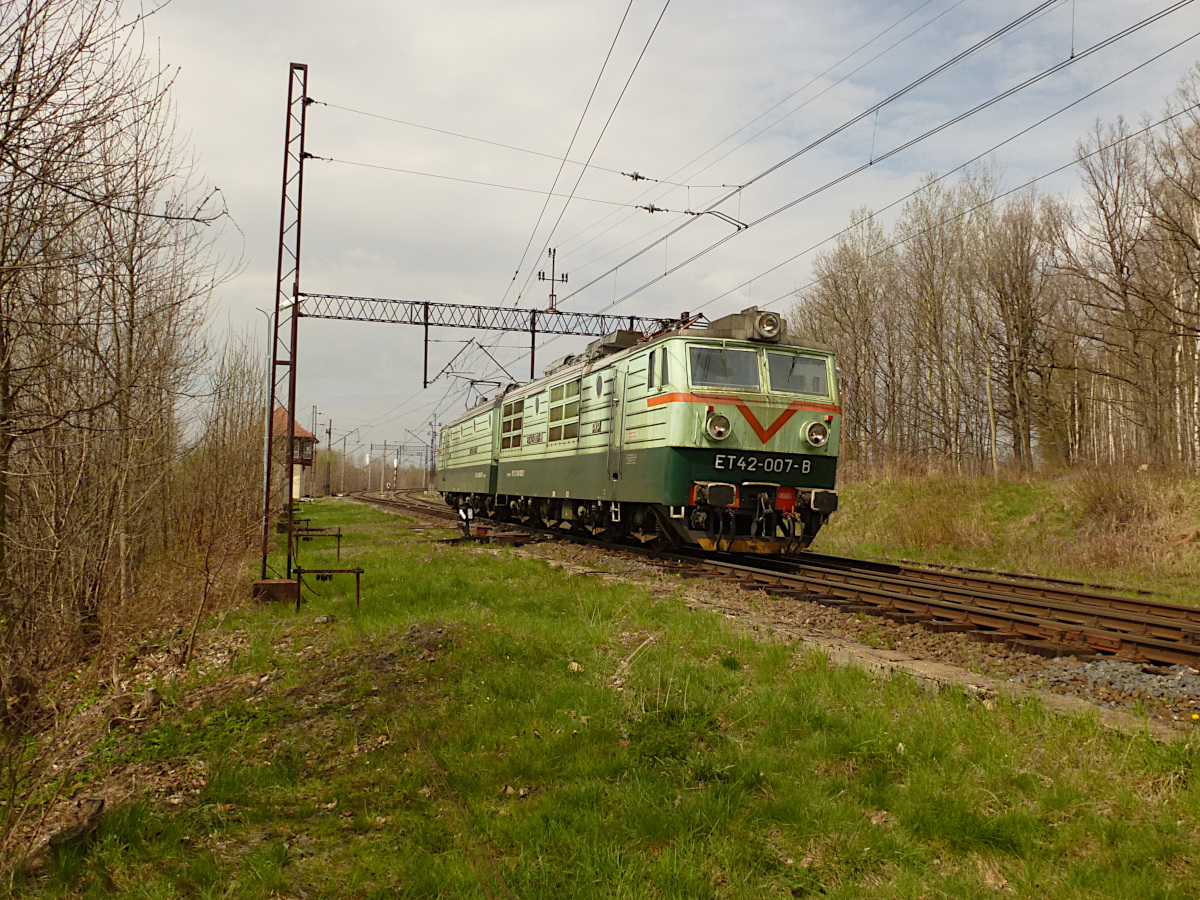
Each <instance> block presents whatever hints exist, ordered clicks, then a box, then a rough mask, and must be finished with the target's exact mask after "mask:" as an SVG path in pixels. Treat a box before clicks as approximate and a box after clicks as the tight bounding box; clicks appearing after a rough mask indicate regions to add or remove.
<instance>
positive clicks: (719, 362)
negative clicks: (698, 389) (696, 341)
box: [688, 346, 759, 391]
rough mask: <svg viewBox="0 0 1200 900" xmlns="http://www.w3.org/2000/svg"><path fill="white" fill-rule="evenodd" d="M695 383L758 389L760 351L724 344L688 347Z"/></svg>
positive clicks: (693, 381) (708, 385) (693, 382)
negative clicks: (726, 346) (729, 346)
mask: <svg viewBox="0 0 1200 900" xmlns="http://www.w3.org/2000/svg"><path fill="white" fill-rule="evenodd" d="M688 358H689V361H690V362H691V365H692V384H694V385H705V386H707V387H728V388H744V389H748V390H752V391H757V390H758V389H759V377H758V353H757V352H756V351H754V350H729V349H727V348H725V347H695V346H693V347H688Z"/></svg>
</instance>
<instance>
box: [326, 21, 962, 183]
mask: <svg viewBox="0 0 1200 900" xmlns="http://www.w3.org/2000/svg"><path fill="white" fill-rule="evenodd" d="M931 2H933V0H926V3H931ZM959 2H960V3H961V2H964V0H959ZM313 105H314V106H325V107H328V108H329V109H336V110H340V111H342V112H348V113H354V114H355V115H359V116H366V117H367V118H371V119H380V120H382V121H384V122H393V123H395V124H397V125H406V126H408V127H409V128H419V129H421V130H422V131H432V132H434V133H435V134H443V135H446V136H448V137H456V138H461V139H462V140H464V141H474V142H475V143H478V144H486V145H488V146H490V147H500V148H502V149H505V150H513V151H515V152H517V153H525V154H528V155H529V156H539V157H541V158H542V159H552V160H555V161H556V162H566V163H567V164H568V165H572V166H584V165H588V164H587V163H581V162H579V161H578V160H575V159H567V160H563V158H562V157H561V156H556V155H555V154H553V153H543V152H542V151H541V150H531V149H530V148H528V147H518V146H517V145H515V144H506V143H504V142H503V141H493V140H489V139H487V138H481V137H474V136H472V135H469V134H462V133H461V132H458V131H449V130H447V129H445V128H435V127H434V126H432V125H421V124H420V123H418V122H409V121H407V120H405V119H397V118H393V117H392V116H385V115H383V114H382V113H373V112H368V111H366V110H363V109H354V108H353V107H350V106H341V105H339V104H337V103H329V102H327V101H324V100H314V101H313ZM590 168H592V169H594V170H597V171H600V172H608V173H609V174H612V175H620V176H621V177H623V178H630V179H632V180H633V181H649V182H653V183H654V184H666V185H670V186H671V187H681V188H688V187H692V188H726V187H731V185H728V184H685V183H682V182H674V181H667V180H666V179H665V178H651V177H650V176H649V175H643V174H642V173H641V172H623V171H621V170H620V169H610V168H608V167H607V166H600V165H596V164H595V163H592V164H591V165H590Z"/></svg>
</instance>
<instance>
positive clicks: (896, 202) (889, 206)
mask: <svg viewBox="0 0 1200 900" xmlns="http://www.w3.org/2000/svg"><path fill="white" fill-rule="evenodd" d="M1197 37H1200V32H1196V33H1195V34H1191V35H1189V36H1188V37H1186V38H1184V39H1183V40H1181V41H1179V42H1178V43H1176V44H1173V45H1172V46H1170V47H1168V48H1167V49H1166V50H1163V51H1162V52H1160V53H1157V54H1155V55H1154V56H1152V57H1150V58H1149V59H1147V60H1145V61H1144V62H1141V63H1138V65H1136V66H1134V67H1133V68H1132V69H1128V70H1126V71H1125V72H1122V73H1121V74H1120V75H1118V76H1117V77H1116V78H1113V79H1112V80H1110V81H1107V82H1105V83H1104V84H1102V85H1100V86H1099V87H1098V88H1095V89H1094V90H1092V91H1089V92H1088V93H1086V94H1084V95H1083V96H1082V97H1079V98H1077V99H1075V100H1072V101H1071V102H1070V103H1068V104H1067V105H1066V106H1062V107H1060V108H1059V109H1056V110H1055V111H1054V112H1052V113H1050V114H1049V115H1047V116H1043V117H1042V118H1041V119H1038V120H1037V121H1036V122H1034V123H1033V124H1031V125H1028V126H1026V127H1025V128H1022V129H1021V130H1020V131H1018V132H1016V133H1015V134H1012V135H1009V136H1008V137H1006V138H1005V139H1004V140H1002V141H1000V142H999V143H998V144H993V145H992V146H991V147H989V148H988V149H987V150H984V151H983V152H982V153H978V154H976V155H975V156H973V157H971V159H969V160H967V161H966V162H964V163H961V164H960V165H958V166H955V167H954V168H953V169H951V170H950V171H948V172H946V173H945V174H944V175H939V176H938V177H937V178H934V179H933V180H932V181H930V182H927V183H925V184H923V185H922V186H921V187H919V188H917V189H916V190H914V191H910V192H909V193H907V194H905V195H904V196H902V197H898V198H897V199H895V200H893V201H892V202H891V203H888V204H887V205H886V206H882V207H880V208H879V209H877V210H873V211H872V212H871V215H870V216H867V217H864V218H862V219H858V220H856V221H854V222H851V223H850V224H849V225H847V226H846V227H845V228H842V229H840V230H839V231H836V232H834V233H833V234H831V235H829V236H828V237H825V238H822V239H821V240H820V241H818V242H817V243H815V244H812V245H811V246H809V247H806V248H805V249H803V250H801V251H800V252H799V253H796V254H794V255H792V256H789V257H788V258H787V259H785V260H783V261H782V262H779V263H776V264H775V265H773V266H771V268H769V269H765V270H763V271H762V272H759V273H758V274H757V275H755V276H754V277H753V278H749V279H747V280H746V281H743V282H742V283H741V284H739V285H737V286H735V287H732V288H730V289H729V290H727V291H725V292H724V293H721V294H718V295H717V296H715V297H713V298H711V299H710V300H706V301H705V302H704V303H701V304H700V305H699V306H697V307H696V309H697V310H701V309H705V308H707V307H709V306H711V305H712V304H713V303H716V302H717V301H718V300H722V299H724V298H725V297H728V296H729V295H730V294H732V293H734V292H736V291H740V290H741V289H742V288H744V287H746V286H748V285H749V284H750V283H751V282H754V281H757V280H758V279H760V278H763V277H764V276H767V275H770V274H771V273H772V272H775V271H776V270H778V269H781V268H783V266H786V265H788V264H789V263H793V262H795V261H796V260H798V259H800V258H801V257H802V256H807V255H808V254H809V253H812V252H813V251H814V250H817V249H819V248H821V247H823V246H824V245H825V244H828V243H829V242H830V241H833V240H836V239H837V238H839V237H841V236H842V235H844V234H846V233H847V232H850V231H853V230H854V229H855V228H857V227H858V226H859V225H862V224H863V223H864V222H866V221H867V220H868V219H869V218H873V217H875V216H877V215H879V214H880V213H883V212H887V211H888V210H889V209H893V208H894V207H896V206H899V205H900V204H901V203H904V202H906V201H908V200H911V199H912V198H913V197H915V196H917V195H918V194H919V193H921V191H923V190H926V189H928V188H929V187H931V186H932V185H935V184H938V183H940V182H942V181H944V180H945V179H947V178H949V177H950V176H952V175H956V174H958V173H959V172H962V171H963V170H964V169H966V168H967V167H968V166H971V165H974V164H975V163H977V162H979V160H981V159H983V158H984V157H986V156H989V155H991V154H992V153H995V152H996V151H997V150H999V149H1000V148H1001V147H1003V146H1005V145H1006V144H1010V143H1012V142H1013V141H1015V140H1017V139H1018V138H1020V137H1023V136H1025V135H1026V134H1028V133H1029V132H1031V131H1033V130H1034V129H1035V128H1037V127H1039V126H1041V125H1044V124H1045V123H1046V122H1049V121H1050V120H1051V119H1053V118H1055V117H1056V116H1059V115H1061V114H1062V113H1064V112H1066V111H1067V110H1069V109H1072V108H1074V107H1076V106H1078V105H1079V104H1080V103H1083V102H1084V101H1085V100H1089V99H1091V98H1092V97H1094V96H1095V95H1096V94H1099V93H1100V92H1101V91H1104V90H1106V89H1108V88H1110V87H1112V86H1113V85H1114V84H1116V83H1117V82H1119V81H1121V80H1122V79H1124V78H1127V77H1128V76H1130V75H1132V74H1133V73H1135V72H1137V71H1139V70H1140V69H1143V68H1145V67H1146V66H1148V65H1150V64H1151V63H1153V62H1156V61H1158V60H1159V59H1161V58H1162V57H1164V56H1166V55H1167V54H1168V53H1171V52H1172V51H1174V50H1178V49H1179V48H1180V47H1182V46H1183V45H1184V44H1187V43H1188V42H1190V41H1193V40H1195V39H1196V38H1197ZM1170 118H1172V117H1168V118H1167V119H1163V120H1162V122H1166V121H1169V120H1170ZM1162 122H1159V123H1156V124H1162ZM1071 165H1074V163H1073V162H1072V163H1068V164H1066V166H1060V167H1059V168H1057V169H1054V170H1052V171H1050V172H1046V173H1044V174H1042V175H1039V176H1038V177H1037V178H1035V179H1033V180H1032V181H1030V182H1027V183H1026V184H1025V185H1022V187H1027V186H1028V185H1030V184H1033V183H1034V182H1037V181H1040V180H1042V179H1044V178H1049V177H1050V176H1051V175H1055V174H1057V173H1058V172H1061V171H1062V170H1063V169H1064V168H1069V167H1070V166H1071ZM1009 193H1011V192H1009ZM814 283H815V282H810V285H811V284H814ZM810 285H806V287H808V286H810ZM793 293H795V292H794V291H788V293H787V294H784V295H783V296H781V297H777V298H775V299H774V300H772V301H771V303H778V302H779V301H780V300H781V299H783V297H787V296H790V295H791V294H793ZM768 305H769V304H768Z"/></svg>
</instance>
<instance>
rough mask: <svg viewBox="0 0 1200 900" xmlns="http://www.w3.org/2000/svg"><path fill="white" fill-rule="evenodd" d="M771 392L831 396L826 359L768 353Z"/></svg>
mask: <svg viewBox="0 0 1200 900" xmlns="http://www.w3.org/2000/svg"><path fill="white" fill-rule="evenodd" d="M767 368H768V369H769V370H770V374H771V390H773V391H786V392H787V393H789V394H817V395H818V396H821V397H828V396H829V369H828V367H827V366H826V364H825V360H824V359H820V358H815V357H812V356H799V355H796V354H792V353H771V352H768V353H767Z"/></svg>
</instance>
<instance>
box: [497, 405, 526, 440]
mask: <svg viewBox="0 0 1200 900" xmlns="http://www.w3.org/2000/svg"><path fill="white" fill-rule="evenodd" d="M524 412H525V401H524V400H514V401H513V402H512V403H505V404H504V409H503V415H502V417H501V418H502V420H503V423H502V424H501V426H500V434H501V435H502V437H501V438H500V448H501V449H502V450H507V449H508V448H510V447H520V446H521V425H522V424H523V423H524Z"/></svg>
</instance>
